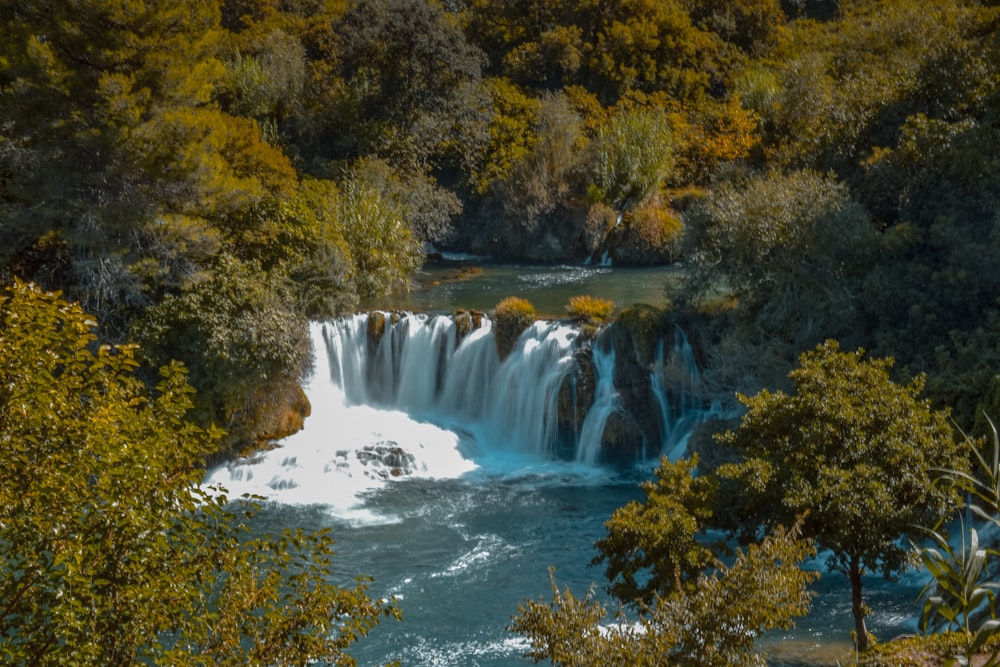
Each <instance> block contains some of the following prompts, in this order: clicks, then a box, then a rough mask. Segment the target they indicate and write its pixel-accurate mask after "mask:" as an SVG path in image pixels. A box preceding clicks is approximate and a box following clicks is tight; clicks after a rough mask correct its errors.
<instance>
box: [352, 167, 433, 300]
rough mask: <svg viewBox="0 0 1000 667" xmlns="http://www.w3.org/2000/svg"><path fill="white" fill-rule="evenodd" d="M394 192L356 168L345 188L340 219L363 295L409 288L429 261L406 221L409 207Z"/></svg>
mask: <svg viewBox="0 0 1000 667" xmlns="http://www.w3.org/2000/svg"><path fill="white" fill-rule="evenodd" d="M393 194H394V193H392V192H384V191H382V190H380V189H379V187H378V183H377V182H376V183H373V182H371V181H370V180H367V179H366V178H365V174H364V173H363V172H362V173H359V174H351V175H350V176H349V177H348V179H347V180H346V181H345V182H344V183H343V184H342V185H341V188H340V197H339V199H338V202H337V219H338V221H339V223H340V226H341V228H342V230H343V234H344V238H345V239H346V241H347V245H348V247H349V248H350V251H351V259H352V261H353V262H354V269H355V271H354V282H355V285H356V287H357V291H358V294H359V295H360V296H362V297H370V296H375V295H377V294H384V293H385V292H388V291H390V290H392V289H399V288H405V287H406V286H407V281H408V280H409V276H410V274H411V273H412V272H413V271H414V270H416V269H417V268H418V267H419V266H420V265H421V264H422V263H423V249H422V248H421V247H420V244H419V243H417V242H416V241H415V240H414V239H413V235H412V233H411V231H410V228H409V226H408V225H407V222H406V214H407V208H406V206H405V204H403V202H402V201H401V200H400V199H398V198H396V197H395V196H393Z"/></svg>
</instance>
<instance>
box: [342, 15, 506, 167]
mask: <svg viewBox="0 0 1000 667" xmlns="http://www.w3.org/2000/svg"><path fill="white" fill-rule="evenodd" d="M335 32H336V35H337V37H336V43H335V46H334V48H335V49H336V51H337V55H338V57H339V65H340V67H339V73H340V76H341V78H342V79H343V81H344V84H345V90H344V95H345V97H344V99H345V100H346V101H349V102H350V104H351V105H353V109H354V113H353V116H352V117H347V116H342V117H338V118H335V119H334V122H335V123H342V122H344V121H347V125H348V128H349V131H350V132H351V133H352V134H354V135H355V136H354V139H355V141H356V142H357V145H356V146H355V147H354V151H355V153H354V154H349V157H358V156H365V155H372V156H375V157H379V158H382V159H385V160H387V161H389V162H390V163H391V164H392V165H393V166H396V167H400V168H404V169H407V170H411V169H417V170H419V169H420V168H424V167H434V168H439V169H440V168H445V167H453V166H454V165H452V164H447V165H445V164H443V162H444V158H445V157H446V156H451V155H453V154H454V153H455V152H456V151H457V152H459V153H460V154H462V155H467V151H470V150H471V149H473V148H474V147H475V148H478V147H479V146H480V145H481V144H482V143H483V142H484V141H485V139H486V137H485V136H484V135H481V128H482V127H483V125H484V124H485V122H487V121H486V119H485V118H484V117H483V116H480V115H479V114H478V110H479V109H485V108H487V105H488V101H487V98H486V97H485V94H483V95H480V92H481V87H480V85H479V80H480V71H481V67H482V64H483V59H484V57H483V53H482V52H481V51H480V50H479V49H478V48H476V47H474V46H471V45H469V44H468V43H467V42H466V40H465V36H464V35H463V34H462V31H461V30H460V28H459V26H458V25H457V22H456V21H455V20H454V19H453V17H451V16H450V15H449V14H448V13H447V12H446V11H445V9H444V8H443V7H442V6H441V5H440V4H439V3H437V2H433V1H429V0H388V1H386V0H379V1H374V0H361V1H360V2H357V3H355V4H353V6H352V7H351V8H350V9H349V10H348V11H347V13H346V14H344V16H343V17H342V18H341V19H340V20H339V21H338V22H337V24H336V26H335ZM352 124H353V125H354V126H353V127H351V125H352Z"/></svg>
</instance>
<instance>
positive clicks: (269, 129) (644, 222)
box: [0, 0, 1000, 447]
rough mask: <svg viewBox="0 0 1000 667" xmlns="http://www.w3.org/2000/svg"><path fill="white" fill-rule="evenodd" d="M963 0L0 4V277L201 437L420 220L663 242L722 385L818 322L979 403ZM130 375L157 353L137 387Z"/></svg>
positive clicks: (511, 253)
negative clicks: (92, 337)
mask: <svg viewBox="0 0 1000 667" xmlns="http://www.w3.org/2000/svg"><path fill="white" fill-rule="evenodd" d="M998 11H1000V10H998V8H997V7H996V6H994V3H992V2H987V1H985V0H984V1H982V2H973V1H965V0H934V1H931V2H928V1H926V0H892V1H889V0H842V1H841V2H832V1H826V0H786V1H785V2H778V0H738V1H726V2H722V1H719V0H661V1H658V2H651V1H649V0H613V1H611V2H608V1H602V2H596V1H592V0H585V1H584V2H566V1H565V0H543V1H532V2H522V1H520V0H518V1H514V2H503V3H497V2H490V1H488V0H447V1H444V2H438V1H436V0H361V1H359V2H350V1H346V0H198V1H197V2H195V1H194V0H176V1H173V2H153V1H149V2H132V1H126V0H112V1H103V0H102V1H100V2H98V1H97V0H75V1H70V0H63V1H60V2H54V3H22V2H11V1H8V0H3V1H2V2H0V16H2V17H3V18H2V19H0V278H2V279H3V282H4V283H10V282H11V281H12V279H13V278H14V277H18V278H21V279H24V280H31V281H35V282H36V283H38V284H40V285H41V286H42V287H44V288H46V289H61V290H63V291H64V293H65V294H66V296H67V297H68V298H70V299H72V300H75V301H79V302H80V303H81V304H82V305H83V307H84V308H85V309H86V310H87V312H90V313H93V314H94V315H95V316H97V318H98V321H99V322H100V323H101V327H100V330H99V332H98V334H99V336H100V337H101V338H102V339H103V340H106V341H109V342H122V341H125V340H132V341H138V342H140V343H141V347H140V350H142V354H144V355H146V357H147V359H145V361H147V362H149V363H148V365H149V367H150V368H156V367H158V366H160V365H162V364H164V363H166V362H167V361H169V360H170V359H171V358H178V359H180V360H182V361H183V362H184V363H185V364H186V365H187V367H188V368H189V369H190V379H191V382H192V383H193V384H194V385H195V386H196V388H197V389H198V390H199V393H198V399H197V400H198V405H197V406H196V407H197V411H196V413H195V414H196V416H197V418H198V420H199V422H200V423H201V424H202V425H205V426H207V425H208V424H211V423H214V424H217V425H219V426H221V427H223V428H225V429H226V430H227V432H228V433H229V435H228V436H227V438H226V439H225V440H223V445H224V446H227V447H228V446H232V445H233V444H235V443H238V442H244V441H252V440H255V439H260V438H266V437H269V436H272V435H274V434H275V433H274V431H275V429H274V428H273V427H272V426H270V425H272V424H274V423H277V422H280V421H282V419H281V413H282V411H285V410H287V406H288V405H289V404H294V403H295V401H296V397H297V384H298V381H299V380H300V378H301V376H302V374H303V373H304V372H306V370H307V369H308V367H309V349H308V341H307V335H306V326H305V323H306V321H307V320H308V319H310V318H312V319H316V318H323V317H329V316H331V315H335V314H337V313H341V312H345V311H349V310H350V309H352V308H353V307H354V306H355V305H356V304H357V303H358V300H359V299H360V298H363V297H368V296H372V295H377V294H379V293H382V292H385V291H387V290H390V289H397V288H400V287H403V286H405V285H406V283H407V279H408V276H409V275H410V274H411V273H412V271H413V270H414V269H416V268H417V267H419V266H420V264H421V262H422V261H423V257H424V252H425V248H426V247H427V246H426V244H432V245H433V246H434V247H436V248H438V249H455V250H463V251H471V252H476V253H483V254H489V255H492V256H497V257H507V258H512V259H525V260H542V261H555V260H558V261H583V260H585V259H586V258H588V257H593V258H600V257H601V256H602V255H603V253H605V252H608V253H609V254H610V256H611V257H612V258H613V259H614V260H615V261H616V262H618V263H652V264H656V263H666V262H674V261H684V262H685V263H686V264H687V266H689V268H690V271H689V275H690V277H691V278H690V280H689V281H688V284H687V285H686V286H685V288H684V289H682V290H681V291H679V292H678V293H677V294H674V295H673V297H674V299H675V303H676V305H677V308H678V312H682V313H692V312H695V311H704V310H705V309H706V307H710V306H712V305H713V302H712V300H711V299H712V295H713V294H716V293H717V291H718V289H719V288H720V287H722V288H724V289H727V290H729V291H731V293H732V297H733V298H731V299H728V300H726V301H725V303H726V304H727V306H726V308H721V309H720V308H716V309H714V310H711V311H710V312H713V313H714V314H715V315H716V317H715V318H714V319H713V322H714V323H715V324H714V325H713V327H712V329H711V330H710V332H709V333H710V340H711V341H712V346H711V349H712V350H713V352H712V355H713V357H712V358H711V359H710V364H709V365H710V367H711V368H712V369H713V371H712V374H711V376H710V380H711V381H712V382H713V383H714V386H715V387H716V388H717V389H718V391H719V393H720V395H728V396H732V393H733V392H732V390H733V389H734V388H740V389H742V390H744V391H749V390H754V389H756V388H758V387H764V386H773V385H780V383H781V382H783V381H784V378H785V375H786V373H787V370H788V369H789V368H790V367H791V366H792V365H793V364H794V361H795V358H796V356H797V354H798V353H800V352H802V351H803V350H806V349H809V348H811V347H812V346H814V345H815V344H817V343H818V342H820V341H823V340H825V339H827V338H836V339H839V340H841V341H842V343H843V344H844V345H845V346H850V345H855V344H862V343H863V344H864V345H865V346H866V347H867V348H868V349H869V350H870V351H871V352H872V353H873V354H876V355H881V356H890V355H891V356H893V357H895V358H896V360H897V370H898V372H899V374H900V376H901V379H906V377H909V376H913V375H916V374H917V373H918V372H924V371H925V372H927V373H928V382H927V391H928V393H929V395H930V396H931V397H932V398H933V399H934V400H935V401H936V402H938V403H939V404H941V405H950V406H952V407H953V408H954V411H955V415H956V416H957V417H958V418H959V420H960V422H961V423H963V424H965V425H969V426H971V425H972V424H973V422H974V420H975V414H976V408H977V406H979V405H981V404H987V405H995V404H996V403H997V402H998V400H1000V399H998V398H997V396H998V394H997V388H996V386H995V384H994V370H993V369H994V368H995V366H996V361H997V359H998V357H1000V345H998V342H997V341H1000V335H998V334H1000V307H998V304H997V296H998V294H1000V283H998V281H1000V277H998V275H1000V274H998V272H997V271H996V270H995V267H996V266H997V265H998V261H997V259H998V258H1000V234H998V233H997V228H996V225H997V220H998V217H997V210H998V209H997V202H996V198H997V196H998V195H997V193H998V192H1000V188H998V187H997V186H998V185H1000V157H998V156H1000V151H998V150H997V147H998V143H1000V142H998V136H997V133H998V118H997V110H998V109H1000V88H998V69H1000V43H998V37H997V36H998V35H1000V30H998V29H997V28H998V25H997V22H998ZM151 381H152V379H151Z"/></svg>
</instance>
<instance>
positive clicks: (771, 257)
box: [675, 171, 874, 389]
mask: <svg viewBox="0 0 1000 667" xmlns="http://www.w3.org/2000/svg"><path fill="white" fill-rule="evenodd" d="M684 222H685V225H686V231H687V234H688V236H687V242H688V243H689V244H690V245H689V246H688V248H689V253H690V254H689V257H690V260H691V261H690V266H691V271H690V272H689V273H688V275H687V276H686V280H685V281H684V282H683V283H682V285H681V289H680V290H679V291H678V293H677V294H676V295H675V296H676V297H677V299H678V300H679V301H680V302H681V303H682V304H687V305H688V306H691V305H697V304H700V303H702V302H704V301H705V300H706V299H708V298H717V297H718V295H719V294H720V293H721V294H723V295H731V296H732V297H734V298H735V301H736V309H735V310H733V311H730V313H729V317H728V318H727V319H726V320H724V321H725V323H726V325H727V328H726V330H725V331H723V332H721V336H722V337H723V344H722V345H719V346H716V348H715V350H714V351H713V354H715V358H714V359H713V361H712V363H711V364H710V366H711V367H712V369H713V373H714V374H715V377H716V379H715V381H716V382H718V383H720V384H723V385H724V386H729V387H733V388H735V389H741V388H743V387H757V386H774V385H775V384H777V383H779V382H781V380H782V379H783V376H784V374H785V373H786V372H787V368H788V367H789V365H790V364H792V363H793V361H794V359H795V356H796V355H797V354H798V353H799V352H800V351H801V350H803V349H807V348H809V347H812V346H814V345H816V344H817V343H819V342H820V341H822V340H823V339H824V338H827V337H831V336H835V337H843V338H846V339H848V340H851V341H853V342H859V341H857V338H858V337H859V333H860V332H861V331H862V329H863V325H864V320H863V319H862V312H863V309H862V304H860V303H859V300H858V298H857V292H858V288H857V284H858V281H860V280H862V279H863V276H864V272H865V270H866V266H867V264H866V261H867V259H868V258H869V257H870V255H869V252H870V250H871V244H872V237H873V234H874V228H873V226H872V225H871V223H870V221H869V218H868V216H867V215H866V212H865V210H864V209H863V208H862V207H861V206H860V205H859V204H858V203H857V202H856V201H855V200H854V199H853V198H852V197H851V194H850V192H849V190H848V188H847V187H846V185H845V184H843V183H840V182H839V181H837V180H836V178H834V177H833V176H831V175H822V174H818V173H816V172H811V171H802V172H792V173H785V174H769V175H752V176H750V177H748V178H746V179H745V180H738V179H737V180H733V181H727V182H724V183H720V184H719V185H717V186H716V187H715V188H713V189H712V191H711V192H710V193H709V194H708V196H707V197H703V198H699V199H696V200H694V201H693V202H692V203H691V204H690V205H689V206H688V208H687V210H686V211H685V215H684Z"/></svg>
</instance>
